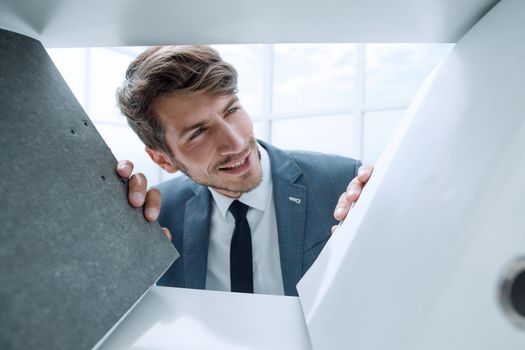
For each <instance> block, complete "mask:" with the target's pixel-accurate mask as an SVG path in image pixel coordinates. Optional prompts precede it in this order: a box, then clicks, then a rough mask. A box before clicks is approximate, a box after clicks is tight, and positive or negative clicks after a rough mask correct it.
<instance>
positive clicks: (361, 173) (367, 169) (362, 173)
mask: <svg viewBox="0 0 525 350" xmlns="http://www.w3.org/2000/svg"><path fill="white" fill-rule="evenodd" d="M373 171H374V166H373V165H370V164H363V165H361V166H360V167H359V169H358V170H357V179H358V180H359V181H360V182H361V183H363V184H364V183H366V182H367V181H368V179H370V176H371V175H372V172H373Z"/></svg>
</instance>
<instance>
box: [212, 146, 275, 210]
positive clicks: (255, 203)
mask: <svg viewBox="0 0 525 350" xmlns="http://www.w3.org/2000/svg"><path fill="white" fill-rule="evenodd" d="M257 147H258V149H259V153H260V155H261V170H262V181H261V183H260V184H259V186H257V187H255V188H254V189H253V190H251V191H250V192H246V193H243V194H242V195H241V196H240V197H239V198H237V200H239V201H241V202H242V203H244V204H246V205H247V206H249V207H251V208H255V209H257V210H260V211H264V209H265V208H266V204H267V203H268V200H269V199H270V193H271V191H272V178H271V177H272V172H271V167H270V157H269V156H268V152H267V151H266V150H265V149H264V148H263V147H261V146H260V145H259V144H257ZM208 188H209V190H210V192H211V195H212V197H213V200H214V201H215V204H216V205H217V208H218V209H219V212H220V213H221V216H222V217H223V218H226V213H227V212H228V208H229V207H230V205H231V204H232V202H233V201H234V200H235V199H234V198H230V197H227V196H225V195H223V194H220V193H219V192H217V191H216V190H214V189H213V188H211V187H208Z"/></svg>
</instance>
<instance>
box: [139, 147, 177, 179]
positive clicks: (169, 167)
mask: <svg viewBox="0 0 525 350" xmlns="http://www.w3.org/2000/svg"><path fill="white" fill-rule="evenodd" d="M146 153H147V154H148V155H149V157H150V158H151V160H152V161H154V162H155V164H157V165H158V166H160V167H161V168H162V169H164V170H166V171H167V172H168V173H175V172H177V171H178V170H179V168H177V167H176V166H175V164H173V162H172V161H171V159H170V157H168V156H167V155H166V153H164V152H163V151H160V150H156V149H151V148H148V147H146Z"/></svg>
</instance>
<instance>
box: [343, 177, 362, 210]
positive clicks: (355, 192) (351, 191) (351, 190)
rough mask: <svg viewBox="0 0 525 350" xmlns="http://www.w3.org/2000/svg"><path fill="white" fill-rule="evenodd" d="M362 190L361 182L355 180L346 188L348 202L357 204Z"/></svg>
mask: <svg viewBox="0 0 525 350" xmlns="http://www.w3.org/2000/svg"><path fill="white" fill-rule="evenodd" d="M362 190H363V184H362V183H361V182H360V181H359V180H357V178H354V179H353V180H352V181H351V182H350V184H348V187H347V188H346V192H345V193H346V200H347V201H348V202H349V203H350V204H351V203H353V202H355V201H356V200H357V199H358V198H359V196H360V195H361V191H362Z"/></svg>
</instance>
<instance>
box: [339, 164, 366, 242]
mask: <svg viewBox="0 0 525 350" xmlns="http://www.w3.org/2000/svg"><path fill="white" fill-rule="evenodd" d="M373 170H374V167H373V166H372V165H368V164H364V165H362V166H360V167H359V169H358V170H357V176H356V177H354V178H353V179H352V181H350V183H349V184H348V187H347V188H346V191H345V192H343V193H342V194H341V196H339V201H338V202H337V205H336V206H335V210H334V218H335V219H336V220H338V221H342V220H344V219H345V218H346V216H347V215H348V212H349V211H350V208H351V207H352V205H353V204H354V203H355V202H356V201H357V200H358V199H359V196H360V195H361V191H363V187H365V184H366V183H367V182H368V179H370V175H372V171H373ZM336 228H337V225H334V226H332V233H334V231H335V229H336Z"/></svg>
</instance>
